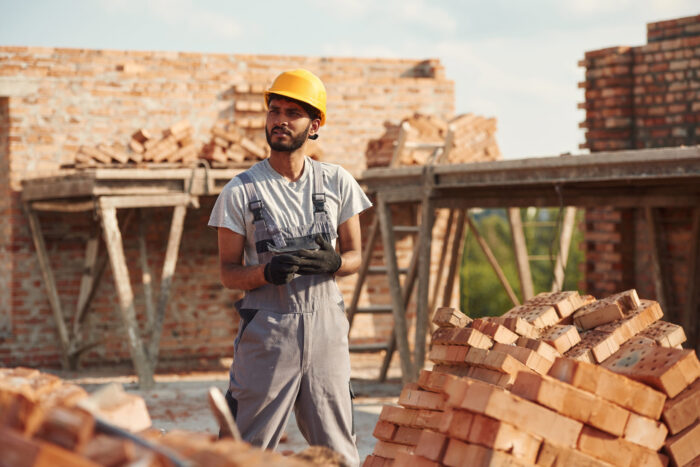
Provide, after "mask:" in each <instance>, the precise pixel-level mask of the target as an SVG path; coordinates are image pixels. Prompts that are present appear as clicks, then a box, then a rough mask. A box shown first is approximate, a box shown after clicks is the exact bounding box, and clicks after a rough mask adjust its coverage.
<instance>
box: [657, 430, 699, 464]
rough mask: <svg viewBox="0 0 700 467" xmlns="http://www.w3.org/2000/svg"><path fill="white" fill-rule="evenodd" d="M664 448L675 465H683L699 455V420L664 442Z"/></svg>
mask: <svg viewBox="0 0 700 467" xmlns="http://www.w3.org/2000/svg"><path fill="white" fill-rule="evenodd" d="M664 450H665V451H666V452H667V453H668V455H669V456H671V459H673V461H674V462H675V463H676V465H685V464H686V463H688V462H690V461H692V460H693V459H695V458H696V457H698V456H700V422H695V423H694V424H693V425H691V426H689V427H688V428H686V429H684V430H683V431H681V432H680V433H678V434H677V435H674V436H672V437H670V438H668V439H667V440H666V442H665V443H664Z"/></svg>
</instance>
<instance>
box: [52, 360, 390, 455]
mask: <svg viewBox="0 0 700 467" xmlns="http://www.w3.org/2000/svg"><path fill="white" fill-rule="evenodd" d="M381 359H382V354H355V355H352V356H351V366H352V372H351V378H352V384H353V389H354V391H355V394H356V396H357V397H356V398H355V403H354V410H355V427H356V432H357V445H358V449H359V451H360V459H364V458H365V457H366V456H367V455H369V454H371V453H372V450H373V449H374V445H375V443H376V439H375V438H374V437H373V436H372V432H373V430H374V426H375V425H376V423H377V419H378V417H379V413H380V412H381V410H382V407H383V406H384V405H385V404H395V403H396V401H397V399H398V396H399V393H400V392H401V387H402V384H401V380H400V375H401V371H400V368H399V362H398V355H395V356H394V359H393V361H392V365H391V368H390V370H389V377H388V379H387V382H385V383H379V382H377V378H378V376H379V368H380V365H381V361H382V360H381ZM229 364H230V359H222V360H221V361H219V362H211V361H207V362H201V365H196V364H192V363H189V364H188V369H182V368H165V369H162V370H161V369H159V370H158V372H157V374H156V376H155V380H156V385H155V388H154V389H152V390H148V391H146V390H141V389H139V387H138V385H137V380H136V377H135V376H134V375H132V374H130V372H129V369H128V368H110V369H105V368H100V369H90V370H82V371H80V372H52V373H55V374H57V375H58V376H60V377H61V378H63V379H65V380H66V381H70V382H73V383H76V384H79V385H81V386H82V387H84V388H85V389H86V390H87V391H88V392H93V391H95V390H96V389H98V388H99V387H100V386H102V385H105V384H109V383H120V384H122V385H123V387H124V389H125V390H126V391H127V392H130V393H134V394H138V395H139V396H141V397H143V398H144V400H145V401H146V405H147V406H148V411H149V414H150V416H151V420H152V422H153V427H155V428H158V429H161V430H164V431H166V432H167V431H170V430H174V429H181V430H188V431H198V432H209V433H218V430H219V428H218V424H217V422H216V420H215V418H214V416H213V414H212V413H211V411H210V409H209V403H208V401H207V390H208V389H209V388H210V387H211V386H214V387H217V388H219V389H220V390H221V391H222V392H225V391H226V387H227V385H228V365H229ZM196 366H199V367H201V368H204V369H203V370H196V371H193V370H192V369H191V368H193V367H196ZM286 433H287V439H286V441H285V442H283V443H281V444H280V446H279V448H278V450H279V451H294V452H298V451H301V450H303V449H305V448H306V447H307V446H308V443H307V442H306V441H305V440H304V438H303V437H302V435H301V433H300V432H299V430H298V428H297V426H296V421H295V419H294V415H293V414H292V417H291V419H290V421H289V424H288V425H287V429H286Z"/></svg>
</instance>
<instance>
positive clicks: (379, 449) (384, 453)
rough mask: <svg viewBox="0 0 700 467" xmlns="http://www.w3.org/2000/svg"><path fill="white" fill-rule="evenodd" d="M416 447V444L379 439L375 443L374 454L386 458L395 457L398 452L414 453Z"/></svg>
mask: <svg viewBox="0 0 700 467" xmlns="http://www.w3.org/2000/svg"><path fill="white" fill-rule="evenodd" d="M415 449H416V447H415V446H409V445H405V444H398V443H390V442H388V441H377V444H375V445H374V451H373V454H374V455H375V456H379V457H384V458H386V459H395V458H396V456H397V455H398V453H400V452H405V453H408V454H413V453H414V451H415Z"/></svg>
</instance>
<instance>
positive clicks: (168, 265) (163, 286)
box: [148, 204, 187, 367]
mask: <svg viewBox="0 0 700 467" xmlns="http://www.w3.org/2000/svg"><path fill="white" fill-rule="evenodd" d="M186 213H187V205H186V204H180V205H178V206H175V208H174V209H173V219H172V221H171V223H170V234H169V236H168V246H167V248H166V250H165V261H164V262H163V273H162V275H161V279H160V291H159V293H158V304H157V307H156V320H155V323H154V327H153V329H152V333H151V340H150V342H149V349H148V354H149V356H150V359H151V364H152V365H153V366H154V367H155V365H156V363H157V362H158V350H159V347H160V336H161V334H162V331H163V319H164V318H165V308H166V307H167V306H168V300H169V299H170V288H171V287H172V282H173V273H174V272H175V265H176V264H177V255H178V251H179V250H180V240H181V239H182V229H183V226H184V224H185V214H186Z"/></svg>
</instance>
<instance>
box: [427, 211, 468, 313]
mask: <svg viewBox="0 0 700 467" xmlns="http://www.w3.org/2000/svg"><path fill="white" fill-rule="evenodd" d="M457 211H458V210H456V209H450V210H449V213H448V217H447V226H446V227H445V231H444V236H443V239H442V248H441V251H440V259H439V260H438V267H437V271H436V272H435V275H432V274H431V277H430V278H429V279H431V278H433V277H434V280H433V290H432V293H431V294H430V300H429V302H428V303H429V304H428V310H434V309H435V306H436V303H437V301H438V297H440V300H441V303H440V306H446V305H445V304H444V303H442V299H444V291H445V289H446V288H447V283H448V282H450V279H451V278H452V277H451V276H449V275H448V274H449V267H446V265H445V263H446V262H447V261H448V256H449V258H450V260H451V259H452V255H451V253H452V249H451V248H449V247H448V245H450V244H452V243H453V242H454V238H453V237H454V234H455V231H456V230H457V223H456V221H455V218H456V217H457ZM460 211H461V210H460ZM445 276H447V277H446V279H445V281H444V282H445V283H444V284H443V278H445ZM441 290H442V291H443V294H440V291H441ZM428 322H430V320H428Z"/></svg>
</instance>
